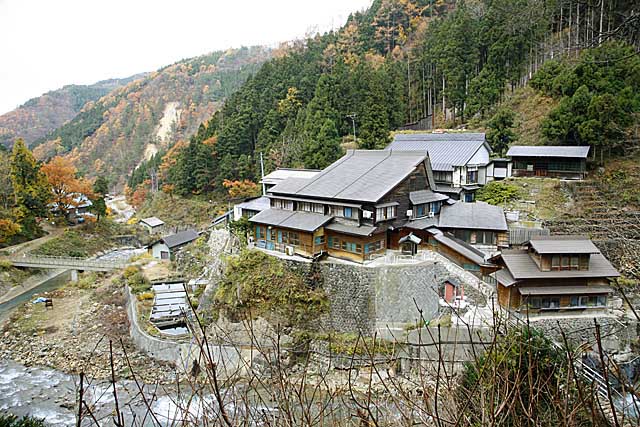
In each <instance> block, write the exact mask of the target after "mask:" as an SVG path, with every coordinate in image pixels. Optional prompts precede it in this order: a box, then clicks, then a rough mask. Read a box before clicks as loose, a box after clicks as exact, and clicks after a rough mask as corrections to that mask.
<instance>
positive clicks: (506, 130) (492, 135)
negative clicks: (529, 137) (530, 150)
mask: <svg viewBox="0 0 640 427" xmlns="http://www.w3.org/2000/svg"><path fill="white" fill-rule="evenodd" d="M514 119H515V114H514V113H513V111H511V110H507V109H506V108H500V109H499V110H498V111H497V112H496V114H495V115H494V116H493V117H492V118H491V120H490V121H489V123H488V126H489V130H488V131H487V142H488V143H489V145H490V146H491V149H492V150H493V152H494V153H495V154H498V155H499V156H503V155H504V153H505V152H506V151H507V149H508V148H509V146H510V145H511V144H512V143H514V142H515V141H516V140H517V139H518V137H517V135H516V134H515V133H514V132H513V123H514Z"/></svg>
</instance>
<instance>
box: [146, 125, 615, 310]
mask: <svg viewBox="0 0 640 427" xmlns="http://www.w3.org/2000/svg"><path fill="white" fill-rule="evenodd" d="M588 154H589V147H577V146H535V147H534V146H512V147H511V148H510V149H509V151H508V152H507V155H506V158H492V151H491V148H490V147H489V145H488V144H487V142H486V141H485V135H484V133H436V132H433V133H410V134H397V135H396V136H395V139H394V140H393V142H391V143H390V144H389V146H388V147H386V149H384V150H349V151H348V152H347V153H346V154H345V155H344V156H343V157H342V158H340V159H339V160H337V161H336V162H334V163H333V164H331V165H330V166H328V167H327V168H325V169H324V170H311V169H277V170H275V171H273V172H271V173H269V174H267V175H265V176H263V178H262V180H261V184H262V188H263V195H262V196H260V197H257V198H253V199H250V200H246V201H244V202H243V203H240V204H237V205H235V206H234V208H233V210H232V211H229V212H228V213H227V214H225V215H223V216H221V217H219V218H217V219H216V221H215V222H216V223H222V222H223V221H225V220H231V221H238V220H240V219H241V218H246V219H248V221H249V223H250V224H251V225H250V233H249V234H250V236H249V245H250V246H251V247H254V248H257V249H258V250H262V251H265V252H266V253H269V254H271V255H274V256H279V257H283V258H287V257H289V258H293V259H295V258H300V257H303V258H306V259H311V260H314V261H315V260H321V259H325V258H328V259H332V260H334V261H339V262H345V261H346V262H351V263H359V264H363V265H367V264H369V263H372V262H375V261H376V260H381V259H384V258H385V256H386V255H387V254H389V253H395V254H398V255H400V256H402V257H415V256H417V255H419V253H420V252H422V251H434V252H437V253H439V254H441V255H443V256H444V257H445V258H446V259H447V260H448V261H450V262H451V263H454V264H456V265H457V266H458V267H460V268H462V269H464V270H465V271H466V272H468V273H470V274H472V275H474V276H476V277H477V278H478V279H480V280H481V281H482V282H484V283H485V284H488V285H489V286H490V287H492V288H493V289H494V292H495V293H496V294H497V300H498V302H499V304H500V305H501V306H502V307H503V308H505V309H507V310H510V311H512V312H518V313H521V314H526V315H527V316H536V315H555V316H565V315H575V314H578V313H584V314H587V315H589V316H594V315H599V314H606V313H607V306H608V304H609V303H610V296H611V294H612V288H611V286H610V280H611V279H614V278H616V277H618V276H619V273H618V272H617V271H616V269H615V268H614V267H613V266H612V265H611V263H610V262H609V261H608V260H607V259H606V258H605V257H604V256H603V255H602V253H601V252H600V251H599V250H598V248H597V247H596V246H595V245H594V244H593V243H592V242H591V240H589V239H588V238H587V237H585V236H579V235H549V233H548V231H547V230H544V229H541V228H527V227H519V224H518V223H517V221H511V220H510V221H508V220H507V215H506V214H505V211H504V210H503V208H502V207H500V206H494V205H490V204H488V203H485V202H481V201H476V200H475V193H476V191H477V190H478V189H480V188H481V187H482V186H483V185H485V184H487V183H489V182H491V181H493V180H502V179H505V178H508V177H555V178H562V179H583V178H584V177H585V175H586V161H587V156H588ZM142 224H143V226H144V227H146V228H147V229H148V230H149V231H150V232H158V231H159V230H161V229H162V226H163V222H162V221H161V220H160V219H158V218H155V217H152V218H147V219H144V220H142ZM512 230H516V231H518V232H517V233H514V232H513V231H512ZM510 231H511V232H510ZM197 237H198V233H196V232H195V231H193V230H185V231H182V232H180V233H177V234H174V235H170V236H167V237H165V238H163V239H160V240H158V241H156V242H154V243H153V244H152V245H150V247H149V249H150V252H151V253H152V254H153V256H154V257H155V258H159V259H169V258H171V257H172V254H173V253H174V252H175V251H176V250H178V249H179V248H181V247H183V246H184V245H186V244H188V243H189V242H192V241H194V240H195V239H196V238H197ZM453 282H456V285H455V286H451V284H450V281H448V282H447V284H449V285H450V286H444V284H443V287H442V289H443V291H442V293H443V295H442V296H443V297H444V299H445V300H446V302H447V303H453V304H460V303H461V301H460V300H461V299H462V298H463V297H462V295H463V292H464V290H463V287H464V283H462V284H461V283H458V282H457V281H455V280H454V281H453ZM452 287H453V288H455V289H453V290H451V289H452ZM445 294H446V295H445ZM456 299H457V300H456Z"/></svg>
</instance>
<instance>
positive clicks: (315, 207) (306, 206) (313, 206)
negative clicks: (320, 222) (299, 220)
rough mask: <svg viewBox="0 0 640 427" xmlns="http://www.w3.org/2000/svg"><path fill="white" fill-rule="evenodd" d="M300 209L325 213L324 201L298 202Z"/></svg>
mask: <svg viewBox="0 0 640 427" xmlns="http://www.w3.org/2000/svg"><path fill="white" fill-rule="evenodd" d="M298 210H299V211H305V212H314V213H319V214H324V205H323V204H322V203H311V202H298Z"/></svg>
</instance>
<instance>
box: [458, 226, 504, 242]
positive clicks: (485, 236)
mask: <svg viewBox="0 0 640 427" xmlns="http://www.w3.org/2000/svg"><path fill="white" fill-rule="evenodd" d="M473 233H475V241H473ZM453 235H454V236H455V237H456V238H458V239H460V240H462V241H464V242H467V243H471V244H476V245H496V243H497V235H496V233H494V232H493V231H475V232H474V231H471V230H459V229H458V230H454V231H453Z"/></svg>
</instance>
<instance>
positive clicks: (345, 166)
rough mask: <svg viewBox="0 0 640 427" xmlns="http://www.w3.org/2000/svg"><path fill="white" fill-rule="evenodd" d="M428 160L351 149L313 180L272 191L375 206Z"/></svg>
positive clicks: (412, 154)
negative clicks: (371, 203)
mask: <svg viewBox="0 0 640 427" xmlns="http://www.w3.org/2000/svg"><path fill="white" fill-rule="evenodd" d="M427 158H428V156H427V153H426V152H403V151H397V152H396V151H388V150H349V151H348V152H347V154H346V155H345V156H344V157H342V158H341V159H339V160H337V161H336V162H334V163H333V164H332V165H330V166H329V167H327V168H326V169H324V170H323V171H322V172H321V173H319V174H318V175H316V176H314V177H313V178H310V179H300V178H290V179H287V180H285V181H283V182H282V183H280V184H278V185H276V186H275V187H273V188H272V189H271V190H270V192H271V193H273V194H282V195H290V196H299V197H312V198H323V199H339V200H354V201H361V202H374V203H375V202H377V201H378V200H380V199H381V198H382V197H384V196H385V195H386V194H387V193H388V192H389V191H391V190H392V189H393V188H394V187H395V186H396V185H398V184H399V183H400V182H402V180H404V179H405V178H406V177H407V176H408V175H409V174H410V173H411V172H413V171H414V170H415V168H416V167H417V166H418V165H419V164H420V163H422V162H424V161H425V159H427Z"/></svg>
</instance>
